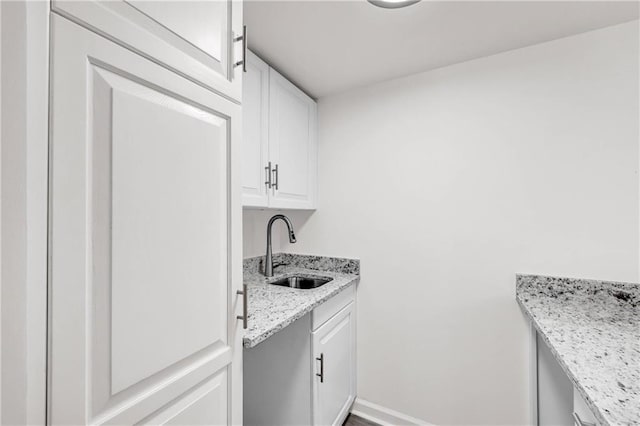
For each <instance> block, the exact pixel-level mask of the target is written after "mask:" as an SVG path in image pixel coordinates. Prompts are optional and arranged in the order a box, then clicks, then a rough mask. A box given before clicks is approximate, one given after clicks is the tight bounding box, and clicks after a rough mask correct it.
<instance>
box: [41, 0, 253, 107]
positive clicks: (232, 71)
mask: <svg viewBox="0 0 640 426" xmlns="http://www.w3.org/2000/svg"><path fill="white" fill-rule="evenodd" d="M52 10H53V11H54V12H56V13H59V14H60V15H63V16H65V17H67V18H69V19H71V20H72V21H75V22H77V23H79V24H81V25H84V26H87V27H90V28H92V29H93V30H94V31H96V32H98V33H99V34H100V35H102V36H105V37H107V38H108V39H110V40H112V41H114V42H116V43H118V44H121V45H123V46H125V47H127V48H129V49H131V50H134V51H135V52H136V53H139V54H141V55H143V56H145V57H147V58H149V59H152V60H153V61H154V62H158V63H160V64H162V65H163V66H165V67H167V68H169V69H171V70H173V71H176V72H178V73H179V74H182V75H184V76H185V77H188V78H190V79H193V80H195V81H197V82H198V83H199V84H201V85H204V86H205V87H207V88H208V89H210V90H213V91H215V92H217V93H219V94H221V95H223V96H226V97H229V98H231V99H234V100H236V101H240V99H241V96H242V82H241V80H242V74H243V73H242V65H238V66H235V64H236V63H238V62H240V61H242V59H243V43H244V41H243V40H242V38H241V36H242V35H243V27H242V3H241V2H240V1H238V0H232V1H191V0H187V1H144V0H129V1H97V0H87V1H68V0H55V1H53V5H52Z"/></svg>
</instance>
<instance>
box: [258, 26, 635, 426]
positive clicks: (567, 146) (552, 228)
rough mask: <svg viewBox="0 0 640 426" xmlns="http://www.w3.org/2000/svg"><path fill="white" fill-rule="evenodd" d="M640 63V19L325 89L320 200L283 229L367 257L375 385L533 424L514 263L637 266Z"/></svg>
mask: <svg viewBox="0 0 640 426" xmlns="http://www.w3.org/2000/svg"><path fill="white" fill-rule="evenodd" d="M638 72H639V70H638V23H637V21H635V22H633V23H628V24H623V25H618V26H615V27H609V28H605V29H602V30H597V31H593V32H589V33H584V34H581V35H577V36H573V37H569V38H565V39H560V40H556V41H553V42H549V43H545V44H540V45H536V46H532V47H527V48H524V49H519V50H514V51H510V52H507V53H503V54H499V55H495V56H491V57H487V58H482V59H479V60H475V61H471V62H466V63H462V64H458V65H454V66H450V67H446V68H441V69H438V70H435V71H431V72H426V73H422V74H418V75H413V76H410V77H407V78H403V79H398V80H394V81H389V82H385V83H382V84H377V85H373V86H369V87H366V88H363V89H358V90H355V91H351V92H348V93H344V94H340V95H336V96H331V97H327V98H323V99H321V100H320V103H319V131H320V147H319V161H320V166H319V170H320V172H319V173H320V177H319V207H318V210H317V212H315V213H313V214H311V213H302V212H292V213H289V216H290V217H291V219H292V220H293V222H294V225H295V226H296V228H297V236H298V243H297V244H296V245H295V246H289V245H288V243H287V242H286V239H282V240H281V241H282V244H284V249H285V250H286V251H292V252H297V253H308V254H327V255H335V256H347V257H350V256H353V257H359V258H361V259H362V283H361V285H360V287H359V294H358V303H359V305H358V315H359V316H358V396H359V397H360V398H363V399H365V400H368V401H371V402H373V403H376V404H380V405H383V406H386V407H389V408H392V409H394V410H397V411H400V412H403V413H406V414H409V415H411V416H414V417H418V418H422V419H424V420H426V421H429V422H432V423H435V424H440V425H444V424H524V423H527V422H528V421H529V417H528V416H529V413H528V397H529V394H528V387H527V386H528V385H527V378H528V372H527V369H528V363H527V355H528V352H527V351H528V346H527V344H528V340H527V327H526V322H525V320H524V319H523V316H522V314H521V312H520V310H519V308H518V306H517V304H516V302H515V299H514V293H515V273H516V272H526V273H538V274H550V275H561V276H576V277H585V278H600V279H611V280H630V281H637V280H638V269H639V266H640V265H639V264H638V263H639V262H638V259H639V255H640V253H639V248H638V242H639V241H638V240H639V232H640V229H639V212H638V206H639V202H640V200H639V185H638V158H639V152H638V140H639V124H638V114H639V108H638V89H639V88H638ZM260 215H264V213H255V212H254V213H250V212H245V232H247V231H249V232H251V231H252V229H251V227H258V228H260V227H261V226H262V225H260V224H259V223H260V222H261V221H262V220H264V218H263V217H261V216H260ZM256 224H257V225H256ZM258 231H259V232H258V234H259V236H258V237H257V238H256V239H255V240H253V243H254V244H252V241H249V240H251V238H247V239H245V251H246V252H247V251H252V250H254V251H257V252H260V251H261V250H258V249H257V247H258V245H257V241H260V242H263V241H264V236H262V232H263V229H258ZM258 254H259V253H258ZM246 255H247V253H245V256H246Z"/></svg>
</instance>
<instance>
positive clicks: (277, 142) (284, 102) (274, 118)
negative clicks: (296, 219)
mask: <svg viewBox="0 0 640 426" xmlns="http://www.w3.org/2000/svg"><path fill="white" fill-rule="evenodd" d="M269 105H270V107H269V156H270V159H271V163H272V166H273V168H274V170H273V172H272V182H273V185H272V193H271V198H270V201H269V206H270V207H274V208H291V209H313V208H315V200H316V175H317V171H316V167H317V140H316V120H317V107H316V103H315V101H314V100H313V99H311V98H310V97H309V96H307V95H306V94H304V93H303V92H302V91H301V90H300V89H298V88H297V87H295V86H294V85H293V84H292V83H291V82H290V81H288V80H287V79H285V78H284V77H283V76H281V75H280V74H278V73H277V72H276V71H274V70H273V69H270V70H269Z"/></svg>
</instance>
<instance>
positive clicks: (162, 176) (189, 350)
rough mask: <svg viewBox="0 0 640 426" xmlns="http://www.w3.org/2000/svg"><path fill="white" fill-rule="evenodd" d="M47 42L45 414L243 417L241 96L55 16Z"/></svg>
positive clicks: (118, 420) (120, 418) (77, 418)
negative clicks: (224, 93) (213, 88)
mask: <svg viewBox="0 0 640 426" xmlns="http://www.w3.org/2000/svg"><path fill="white" fill-rule="evenodd" d="M52 43H53V44H52V59H53V62H52V67H51V73H52V76H51V87H52V105H51V111H52V116H51V120H52V121H51V128H52V138H51V163H50V182H51V192H50V220H51V227H50V229H51V231H50V255H51V258H50V271H51V274H50V282H49V286H50V287H49V294H50V300H49V315H50V318H49V332H50V341H49V345H50V347H49V368H48V369H49V383H48V399H49V404H48V409H49V413H48V415H49V420H50V422H51V423H53V424H76V425H78V424H89V423H90V424H104V423H111V424H114V423H115V424H133V423H154V424H156V423H170V424H230V423H240V422H241V421H242V419H241V408H240V407H241V395H242V393H241V383H242V378H241V364H242V362H241V356H242V348H241V325H240V324H239V323H238V321H237V320H236V318H235V317H236V315H237V314H238V313H239V312H238V313H236V312H235V311H236V310H237V308H238V307H239V306H241V305H242V304H241V303H239V302H241V301H239V300H238V296H237V295H236V290H237V289H238V288H240V284H241V280H242V278H241V270H240V259H241V255H240V251H239V245H240V244H239V243H238V244H232V242H235V241H238V242H239V241H240V240H241V238H239V237H240V228H239V226H240V225H239V224H238V223H239V221H236V220H234V218H237V217H240V215H241V212H240V208H241V207H240V206H241V204H240V191H239V184H240V180H239V174H237V173H236V174H232V173H231V171H232V170H234V169H237V167H234V166H233V164H232V163H233V162H234V161H236V160H235V159H236V158H238V152H236V150H237V148H236V147H235V146H236V145H238V144H237V143H231V141H232V140H237V139H238V137H239V133H240V128H241V127H240V126H241V124H240V112H241V110H240V107H239V106H238V105H237V104H234V103H232V102H230V101H227V100H224V99H223V98H221V97H219V96H217V95H216V94H214V93H212V92H210V91H208V90H206V89H204V88H202V87H201V86H199V85H196V84H194V83H192V82H190V81H188V80H186V79H184V78H183V77H181V76H179V75H177V74H174V73H172V72H170V71H168V70H167V69H166V68H163V67H161V66H158V65H157V64H154V63H153V62H150V61H148V60H146V59H144V58H142V57H141V56H139V55H137V54H135V53H132V52H131V51H129V50H127V49H124V48H123V47H120V46H118V45H117V44H115V43H112V42H110V41H108V40H106V39H104V38H102V37H100V36H98V35H96V34H94V33H92V32H90V31H88V30H85V29H83V28H81V27H79V26H78V25H76V24H74V23H72V22H70V21H68V20H66V19H64V18H61V17H59V16H56V15H53V17H52ZM234 188H237V190H236V189H234ZM236 246H237V247H236Z"/></svg>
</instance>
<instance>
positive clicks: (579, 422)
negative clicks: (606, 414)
mask: <svg viewBox="0 0 640 426" xmlns="http://www.w3.org/2000/svg"><path fill="white" fill-rule="evenodd" d="M573 420H575V422H576V426H596V424H595V423H591V422H585V421H582V419H581V418H580V416H579V415H578V413H576V412H575V411H574V412H573Z"/></svg>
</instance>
